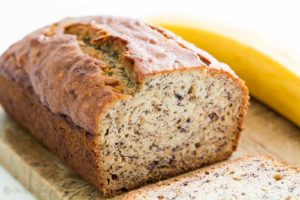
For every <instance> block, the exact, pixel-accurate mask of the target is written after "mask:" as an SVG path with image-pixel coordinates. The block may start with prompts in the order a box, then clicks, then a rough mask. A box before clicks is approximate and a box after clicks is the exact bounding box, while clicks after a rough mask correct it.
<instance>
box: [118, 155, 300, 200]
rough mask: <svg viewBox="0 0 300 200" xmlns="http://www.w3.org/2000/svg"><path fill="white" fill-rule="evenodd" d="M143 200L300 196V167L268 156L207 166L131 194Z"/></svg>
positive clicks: (129, 198) (127, 198) (286, 198)
mask: <svg viewBox="0 0 300 200" xmlns="http://www.w3.org/2000/svg"><path fill="white" fill-rule="evenodd" d="M141 199H165V200H171V199H202V200H205V199H210V200H211V199H222V200H224V199H283V200H289V199H300V169H299V168H297V167H294V166H289V165H287V164H286V163H285V162H282V161H279V160H276V159H274V158H271V157H268V156H252V157H245V158H240V159H237V160H234V161H226V162H223V163H220V164H215V165H212V166H210V167H206V168H203V169H200V170H197V171H194V172H192V173H189V174H187V175H183V176H181V177H179V178H173V179H170V180H166V181H163V182H160V183H157V184H154V185H151V186H148V187H145V188H141V189H139V190H136V191H132V192H130V193H128V194H127V195H126V196H125V198H124V200H141Z"/></svg>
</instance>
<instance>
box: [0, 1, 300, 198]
mask: <svg viewBox="0 0 300 200" xmlns="http://www.w3.org/2000/svg"><path fill="white" fill-rule="evenodd" d="M298 2H300V1H297V0H295V1H291V0H284V1H279V0H278V1H276V0H270V1H269V0H250V1H245V0H244V1H243V0H220V1H217V0H205V1H200V0H180V1H179V0H178V1H176V0H146V1H144V0H119V1H117V0H105V1H102V0H78V1H76V0H73V1H63V0H49V1H42V0H35V1H33V0H19V1H17V0H0V53H2V52H3V51H5V49H6V48H7V47H8V46H9V45H10V44H12V43H13V42H15V41H17V40H19V39H21V38H22V37H24V36H25V35H26V34H28V33H30V32H31V31H33V30H35V29H37V28H39V27H41V26H45V25H47V24H50V23H52V22H55V21H58V20H60V19H62V18H65V17H70V16H85V15H103V14H105V15H118V16H130V17H137V18H147V17H149V16H160V15H169V16H184V17H191V18H192V19H200V20H202V21H203V20H208V21H209V20H212V21H218V22H222V23H223V24H226V25H228V26H232V27H237V28H239V29H242V30H243V31H245V30H251V32H256V33H257V34H259V35H261V36H263V37H264V38H265V39H266V40H269V41H271V42H273V43H280V44H282V48H284V49H285V50H288V51H295V52H298V53H299V54H298V55H300V3H298ZM0 153H1V152H0ZM7 187H8V188H10V189H11V191H12V192H10V194H7V192H5V190H6V189H5V188H7ZM21 198H22V199H24V200H25V199H32V198H33V197H32V196H31V195H30V194H29V193H28V192H26V190H24V189H23V188H22V186H21V185H19V184H18V183H17V182H16V181H15V180H14V179H13V178H12V177H11V176H10V175H9V174H8V173H6V172H5V170H4V169H3V168H1V167H0V199H1V200H3V199H21Z"/></svg>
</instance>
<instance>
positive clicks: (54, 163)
mask: <svg viewBox="0 0 300 200" xmlns="http://www.w3.org/2000/svg"><path fill="white" fill-rule="evenodd" d="M254 154H269V155H272V156H274V157H277V158H280V159H282V160H285V161H287V162H289V163H291V164H294V165H296V166H299V167H300V128H299V127H296V126H295V125H293V124H292V123H290V122H289V121H287V120H285V119H284V118H282V117H281V116H279V115H278V114H277V113H275V112H273V111H272V110H270V109H269V108H267V107H265V106H264V105H262V104H261V103H259V102H257V101H255V100H253V99H252V101H251V105H250V108H249V111H248V114H247V117H246V121H245V130H244V131H243V133H242V135H241V141H240V144H239V147H238V150H237V152H235V153H234V155H233V156H232V158H231V159H234V158H237V157H241V156H244V155H254ZM0 163H1V164H2V165H3V166H4V167H5V168H6V169H7V170H8V171H9V172H10V173H11V174H13V175H14V176H15V177H16V178H17V179H18V180H19V181H20V182H21V183H22V184H23V185H24V186H25V187H26V188H27V189H28V190H29V191H31V192H32V193H33V194H35V196H37V197H38V198H40V199H47V200H54V199H66V200H71V199H72V200H73V199H104V198H103V197H102V196H101V194H100V193H99V192H98V191H97V190H96V188H94V187H93V186H92V185H90V184H88V183H87V182H86V181H84V180H83V179H81V178H80V177H79V176H78V175H77V174H76V173H75V172H74V171H73V170H72V169H70V168H69V167H67V166H66V165H65V164H64V162H63V161H61V160H60V159H59V158H58V157H56V156H55V155H54V154H52V153H51V152H49V151H48V150H47V149H46V148H45V147H43V146H42V145H40V144H39V143H38V142H37V141H36V140H35V139H34V138H33V137H32V136H31V135H30V134H29V133H27V132H26V131H24V130H23V129H22V128H20V127H19V126H18V125H17V124H16V123H15V122H14V121H13V120H11V119H10V118H9V117H8V116H7V115H6V114H5V113H4V111H3V109H2V108H1V107H0ZM113 199H120V196H119V197H116V198H113Z"/></svg>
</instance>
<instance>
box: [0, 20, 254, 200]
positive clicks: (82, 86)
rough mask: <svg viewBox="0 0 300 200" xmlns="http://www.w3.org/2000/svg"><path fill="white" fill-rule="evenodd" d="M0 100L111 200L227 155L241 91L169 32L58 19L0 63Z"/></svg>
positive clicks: (240, 112)
mask: <svg viewBox="0 0 300 200" xmlns="http://www.w3.org/2000/svg"><path fill="white" fill-rule="evenodd" d="M203 39H205V38H203ZM0 102H1V104H2V105H3V107H4V109H5V110H6V112H7V113H8V114H9V115H10V116H11V117H12V118H13V119H15V120H16V121H17V122H18V123H19V124H20V125H21V126H22V127H24V128H25V129H27V130H28V131H29V132H31V134H33V135H34V136H35V137H36V138H37V139H38V140H39V141H41V142H42V143H43V144H44V145H45V146H47V147H48V148H49V149H51V150H52V151H53V152H55V153H57V154H58V155H59V156H60V157H61V158H62V159H64V160H65V161H66V162H67V163H68V164H69V165H70V166H71V167H72V168H73V169H75V170H76V171H77V172H78V173H79V174H80V175H81V176H82V177H83V178H85V179H86V180H88V181H90V182H91V183H93V184H94V185H95V186H96V187H98V188H99V189H100V190H101V191H102V192H103V194H104V195H105V196H112V195H116V194H118V193H121V192H123V191H127V190H129V189H133V188H136V187H139V186H141V185H144V184H146V183H149V182H154V181H157V180H161V179H163V178H167V177H170V176H174V175H177V174H180V173H182V172H185V171H188V170H192V169H195V168H198V167H201V166H204V165H207V164H210V163H215V162H218V161H221V160H224V159H226V158H228V157H229V156H230V155H231V154H232V152H233V151H234V150H235V149H236V147H237V143H238V138H239V135H240V132H241V130H242V122H243V119H244V116H245V112H246V109H247V104H248V91H247V88H246V87H245V85H244V82H243V81H241V80H240V79H239V78H238V77H237V76H236V75H235V74H234V73H233V72H232V70H231V69H230V68H229V67H227V66H226V65H225V64H222V63H220V62H218V61H217V60H216V59H214V58H213V57H212V56H211V55H209V54H208V53H206V52H205V51H202V50H200V49H198V48H196V47H195V46H193V45H192V44H189V43H188V42H185V41H183V40H182V39H181V38H179V37H177V36H175V35H174V34H172V33H171V32H169V31H167V30H164V29H162V28H160V27H157V26H154V25H152V24H149V23H144V22H141V21H139V20H134V19H128V18H121V17H110V16H100V17H84V18H68V19H65V20H63V21H60V22H58V23H54V24H52V25H50V26H47V27H44V28H41V29H39V30H37V31H35V32H33V33H31V34H30V35H28V36H27V37H25V38H24V39H23V40H21V41H19V42H17V43H15V44H14V45H12V46H11V47H10V48H9V49H8V50H7V51H6V52H5V53H4V54H3V55H2V56H1V58H0Z"/></svg>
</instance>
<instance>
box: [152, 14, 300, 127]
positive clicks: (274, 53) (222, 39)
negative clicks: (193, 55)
mask: <svg viewBox="0 0 300 200" xmlns="http://www.w3.org/2000/svg"><path fill="white" fill-rule="evenodd" d="M150 21H152V22H153V23H154V24H157V25H160V26H162V27H165V28H166V29H169V30H170V31H172V32H174V33H176V34H177V35H179V36H181V37H182V38H184V39H185V40H187V41H189V42H191V43H194V44H195V45H196V46H198V47H200V48H201V49H204V50H206V51H208V52H209V53H211V54H212V55H213V56H215V57H216V58H217V59H218V60H220V61H222V62H224V63H226V64H228V65H229V66H230V67H231V68H232V69H233V70H234V71H235V72H236V73H237V74H238V76H239V77H240V78H242V79H243V80H245V82H246V85H247V86H248V88H249V91H250V94H251V96H253V97H255V98H256V99H259V100H260V101H262V102H264V103H265V104H267V105H268V106H270V107H271V108H273V109H274V110H276V111H277V112H279V113H281V114H282V115H283V116H285V117H286V118H288V119H289V120H291V121H292V122H294V123H295V124H296V125H298V126H300V61H299V60H297V58H296V56H295V57H292V56H291V55H292V53H291V52H289V53H286V52H284V50H286V49H285V48H280V47H277V46H275V45H274V44H272V43H267V41H266V40H264V39H263V38H260V37H259V36H257V35H256V34H252V33H249V32H245V31H244V32H243V31H241V30H234V29H232V28H229V27H225V26H223V25H220V24H217V23H204V22H195V21H191V20H190V19H176V18H175V19H174V18H166V17H164V18H152V19H150ZM276 43H277V42H276ZM287 50H288V49H287Z"/></svg>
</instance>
